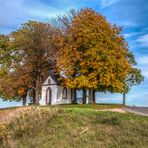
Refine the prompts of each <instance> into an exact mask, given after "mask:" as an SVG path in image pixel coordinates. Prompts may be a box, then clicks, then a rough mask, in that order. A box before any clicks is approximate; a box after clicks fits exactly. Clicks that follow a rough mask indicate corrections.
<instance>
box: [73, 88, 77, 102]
mask: <svg viewBox="0 0 148 148" xmlns="http://www.w3.org/2000/svg"><path fill="white" fill-rule="evenodd" d="M72 99H73V103H77V95H76V89H72Z"/></svg>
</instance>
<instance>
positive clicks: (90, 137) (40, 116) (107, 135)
mask: <svg viewBox="0 0 148 148" xmlns="http://www.w3.org/2000/svg"><path fill="white" fill-rule="evenodd" d="M108 107H109V106H108ZM88 108H93V106H92V107H88V106H87V107H85V108H82V106H78V108H77V107H76V106H71V107H70V106H69V107H68V106H62V107H59V106H57V107H29V108H27V109H25V110H24V111H23V113H22V114H21V116H18V117H17V118H14V119H13V120H12V121H11V122H9V123H7V124H6V123H5V124H1V126H0V145H1V147H6V148H7V147H12V148H32V147H36V148H71V147H72V148H73V147H75V148H78V147H81V148H90V147H91V148H99V147H103V148H108V147H109V148H114V147H118V148H119V147H121V148H122V147H123V148H126V147H127V148H129V147H140V148H144V147H145V148H146V147H147V146H148V138H147V137H148V117H143V116H139V115H134V114H129V113H125V114H121V113H115V112H109V111H105V112H104V111H97V110H96V108H95V110H94V109H88ZM100 108H103V107H100ZM109 108H111V107H109ZM10 111H12V110H10ZM1 112H3V111H1Z"/></svg>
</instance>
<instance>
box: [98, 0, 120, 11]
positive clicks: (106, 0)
mask: <svg viewBox="0 0 148 148" xmlns="http://www.w3.org/2000/svg"><path fill="white" fill-rule="evenodd" d="M118 1H119V0H101V8H102V9H103V8H107V7H110V6H111V5H113V4H115V3H117V2H118Z"/></svg>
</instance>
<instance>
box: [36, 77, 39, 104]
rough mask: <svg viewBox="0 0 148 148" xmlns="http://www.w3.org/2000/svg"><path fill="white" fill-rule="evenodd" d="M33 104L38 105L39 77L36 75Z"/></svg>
mask: <svg viewBox="0 0 148 148" xmlns="http://www.w3.org/2000/svg"><path fill="white" fill-rule="evenodd" d="M35 104H37V105H38V104H39V75H37V80H36V89H35Z"/></svg>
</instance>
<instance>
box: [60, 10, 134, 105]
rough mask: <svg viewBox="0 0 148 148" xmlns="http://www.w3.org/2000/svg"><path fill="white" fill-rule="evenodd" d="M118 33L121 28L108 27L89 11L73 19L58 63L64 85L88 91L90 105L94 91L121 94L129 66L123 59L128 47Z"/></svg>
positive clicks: (108, 25)
mask: <svg viewBox="0 0 148 148" xmlns="http://www.w3.org/2000/svg"><path fill="white" fill-rule="evenodd" d="M121 31H122V29H121V27H118V26H117V25H112V24H110V23H109V22H108V21H107V20H106V18H105V17H104V16H102V15H101V14H99V13H97V12H95V11H93V10H92V9H82V10H81V11H80V12H79V13H78V15H76V16H74V17H73V19H72V21H71V22H70V24H69V27H68V28H67V30H66V35H65V36H64V46H63V47H62V49H61V50H60V52H59V59H58V61H57V67H58V68H59V69H60V71H63V73H64V75H65V78H64V80H63V83H64V85H65V86H67V87H69V88H79V89H83V90H86V89H89V90H90V97H89V99H90V102H93V101H94V99H93V94H94V93H93V90H94V89H97V90H100V89H101V90H102V89H103V90H108V91H111V92H120V93H121V92H123V91H124V83H123V81H124V80H125V78H126V76H127V74H128V73H129V71H130V70H131V65H130V62H129V60H128V58H126V55H127V53H128V52H129V49H128V44H127V43H126V41H125V39H124V37H123V36H122V35H121ZM84 96H85V95H84ZM85 99H86V98H85ZM85 99H84V100H83V102H84V103H85V102H86V101H85Z"/></svg>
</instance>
